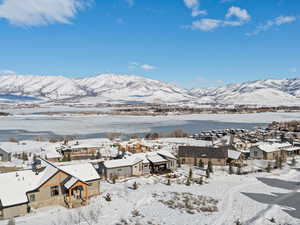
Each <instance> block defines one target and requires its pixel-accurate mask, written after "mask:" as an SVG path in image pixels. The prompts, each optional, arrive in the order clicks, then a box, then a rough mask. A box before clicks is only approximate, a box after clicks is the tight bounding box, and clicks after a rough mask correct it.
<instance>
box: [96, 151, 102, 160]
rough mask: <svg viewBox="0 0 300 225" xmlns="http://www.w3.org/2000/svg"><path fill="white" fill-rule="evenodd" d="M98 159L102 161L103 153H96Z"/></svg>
mask: <svg viewBox="0 0 300 225" xmlns="http://www.w3.org/2000/svg"><path fill="white" fill-rule="evenodd" d="M96 159H101V153H100V152H99V151H98V152H97V153H96Z"/></svg>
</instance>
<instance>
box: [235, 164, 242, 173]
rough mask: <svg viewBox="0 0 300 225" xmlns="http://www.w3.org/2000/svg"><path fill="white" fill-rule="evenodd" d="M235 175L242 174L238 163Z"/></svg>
mask: <svg viewBox="0 0 300 225" xmlns="http://www.w3.org/2000/svg"><path fill="white" fill-rule="evenodd" d="M236 174H237V175H241V174H242V171H241V165H240V164H238V165H237V172H236Z"/></svg>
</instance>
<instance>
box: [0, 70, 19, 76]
mask: <svg viewBox="0 0 300 225" xmlns="http://www.w3.org/2000/svg"><path fill="white" fill-rule="evenodd" d="M16 74H17V73H16V72H15V71H13V70H0V76H1V75H4V76H5V75H16Z"/></svg>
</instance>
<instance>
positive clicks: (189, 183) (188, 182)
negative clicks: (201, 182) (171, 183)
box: [185, 178, 191, 186]
mask: <svg viewBox="0 0 300 225" xmlns="http://www.w3.org/2000/svg"><path fill="white" fill-rule="evenodd" d="M185 185H186V186H190V185H191V181H190V179H189V178H188V179H187V180H186V183H185Z"/></svg>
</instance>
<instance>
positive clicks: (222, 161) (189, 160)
mask: <svg viewBox="0 0 300 225" xmlns="http://www.w3.org/2000/svg"><path fill="white" fill-rule="evenodd" d="M200 159H201V160H202V162H203V163H204V164H205V165H207V164H208V162H209V161H211V163H212V165H215V166H225V165H226V159H208V158H191V157H180V161H181V163H182V164H189V165H194V164H195V163H196V165H198V164H199V161H200Z"/></svg>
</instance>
